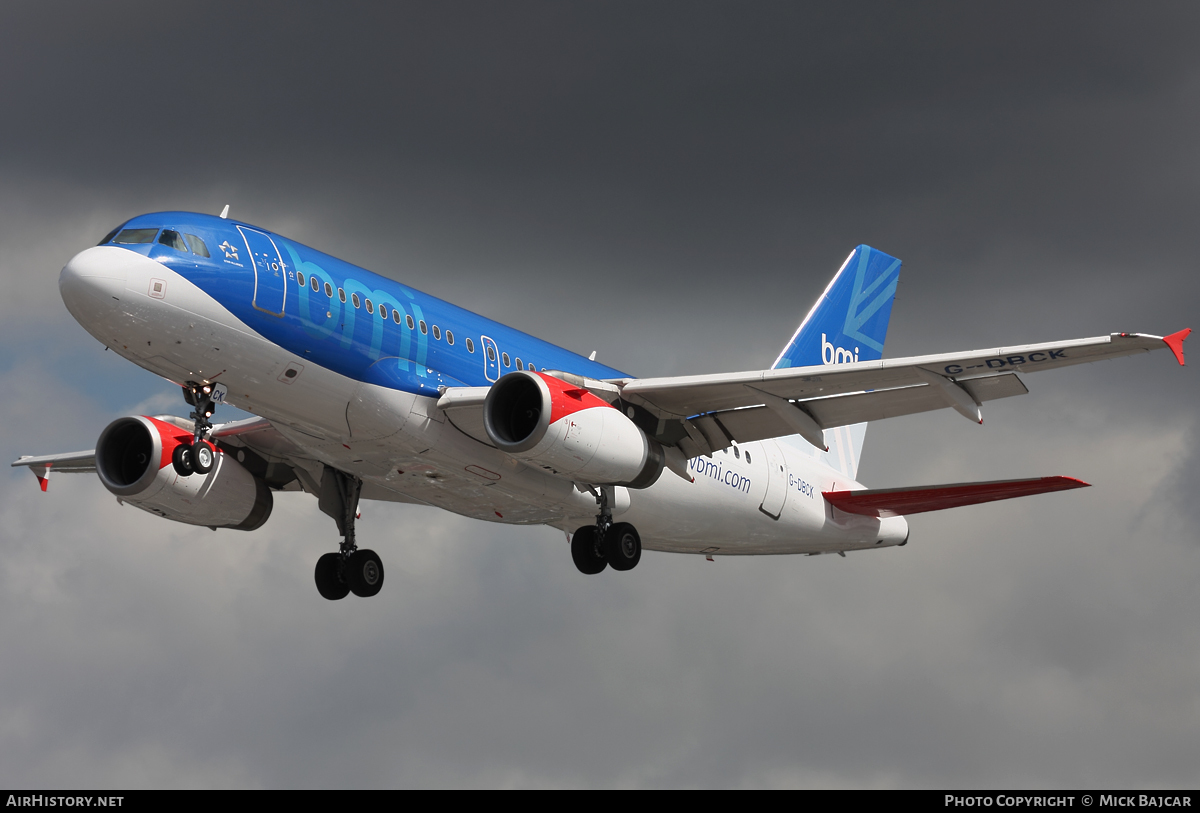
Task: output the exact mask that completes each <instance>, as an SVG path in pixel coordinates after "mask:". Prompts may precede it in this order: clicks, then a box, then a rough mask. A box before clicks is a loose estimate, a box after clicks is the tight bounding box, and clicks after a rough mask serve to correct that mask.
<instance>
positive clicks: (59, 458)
mask: <svg viewBox="0 0 1200 813" xmlns="http://www.w3.org/2000/svg"><path fill="white" fill-rule="evenodd" d="M12 465H13V467H18V466H25V467H26V468H28V469H29V470H30V471H32V472H33V476H34V477H37V479H38V484H39V485H40V486H41V487H42V491H45V490H46V487H47V486H49V485H50V470H51V469H53V470H54V471H55V472H61V473H63V474H81V473H84V472H93V471H95V470H96V450H95V449H89V450H88V451H86V452H66V453H64V454H43V455H37V456H33V455H21V457H20V459H18V460H15V461H13V463H12Z"/></svg>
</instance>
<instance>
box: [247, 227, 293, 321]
mask: <svg viewBox="0 0 1200 813" xmlns="http://www.w3.org/2000/svg"><path fill="white" fill-rule="evenodd" d="M237 230H238V231H239V232H241V233H242V238H243V239H244V240H245V241H246V250H247V251H249V252H250V259H251V261H252V262H253V263H254V299H253V304H254V307H255V308H257V309H258V310H260V311H266V312H267V313H269V314H272V315H274V316H283V306H284V303H285V302H286V301H287V266H286V265H284V263H283V258H282V257H280V256H279V249H278V248H277V247H276V246H275V241H274V240H272V239H271V236H270V235H269V234H266V233H265V232H261V231H258V230H257V229H251V228H248V227H246V226H238V227H237Z"/></svg>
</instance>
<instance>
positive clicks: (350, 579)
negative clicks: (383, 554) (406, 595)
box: [326, 549, 383, 598]
mask: <svg viewBox="0 0 1200 813" xmlns="http://www.w3.org/2000/svg"><path fill="white" fill-rule="evenodd" d="M326 555H331V554H326ZM344 575H345V579H346V584H348V585H350V590H351V592H353V593H354V595H356V596H358V597H359V598H370V597H371V596H373V595H375V594H376V593H378V592H379V591H380V589H381V588H382V587H383V562H382V560H380V558H379V556H378V554H376V553H375V551H373V550H366V549H362V550H356V551H354V553H352V554H350V558H349V559H347V560H346V570H345V574H344Z"/></svg>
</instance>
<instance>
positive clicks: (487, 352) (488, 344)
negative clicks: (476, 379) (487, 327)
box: [479, 336, 500, 381]
mask: <svg viewBox="0 0 1200 813" xmlns="http://www.w3.org/2000/svg"><path fill="white" fill-rule="evenodd" d="M479 343H480V344H481V345H483V377H484V378H486V379H487V380H488V381H495V380H496V379H498V378H499V377H500V349H499V348H498V347H496V343H495V342H494V341H492V340H491V339H490V338H488V337H487V336H480V337H479Z"/></svg>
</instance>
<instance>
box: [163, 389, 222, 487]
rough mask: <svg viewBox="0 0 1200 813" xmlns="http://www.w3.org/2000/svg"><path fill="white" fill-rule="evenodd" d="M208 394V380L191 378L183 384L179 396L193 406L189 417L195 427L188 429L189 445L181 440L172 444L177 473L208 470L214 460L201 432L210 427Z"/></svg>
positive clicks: (212, 405) (213, 406)
mask: <svg viewBox="0 0 1200 813" xmlns="http://www.w3.org/2000/svg"><path fill="white" fill-rule="evenodd" d="M212 395H213V385H212V384H197V383H196V382H195V381H189V382H188V383H187V385H186V386H185V387H184V388H183V400H185V401H187V402H188V403H189V404H191V406H192V407H193V409H192V414H191V418H192V421H193V422H194V423H195V427H196V428H195V430H194V431H193V433H192V442H191V445H188V444H186V443H181V444H179V445H178V446H176V447H175V452H174V453H173V454H172V455H171V465H173V466H174V467H175V472H176V473H177V474H179V476H181V477H187V476H189V475H192V474H208V473H209V472H210V471H212V467H213V463H214V462H215V461H216V454H215V452H214V451H213V447H212V444H211V443H209V442H208V441H206V440H205V439H204V436H205V435H207V434H208V432H209V430H210V429H212V424H211V423H209V422H208V419H209V418H211V417H212V414H213V412H215V411H216V409H217V406H216V404H215V403H214V402H213V398H212Z"/></svg>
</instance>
